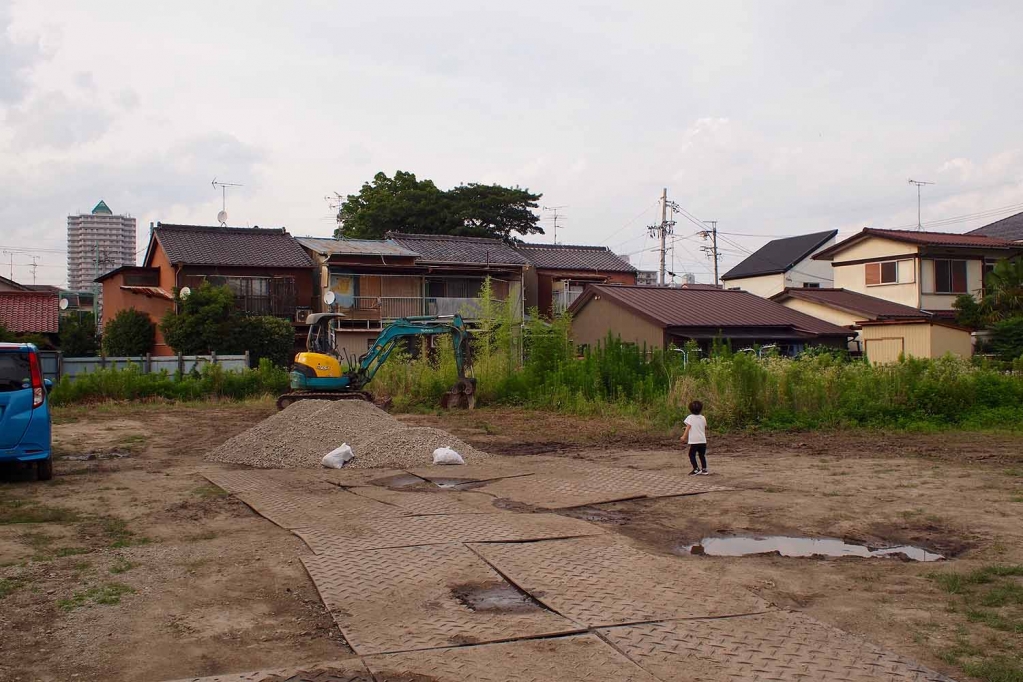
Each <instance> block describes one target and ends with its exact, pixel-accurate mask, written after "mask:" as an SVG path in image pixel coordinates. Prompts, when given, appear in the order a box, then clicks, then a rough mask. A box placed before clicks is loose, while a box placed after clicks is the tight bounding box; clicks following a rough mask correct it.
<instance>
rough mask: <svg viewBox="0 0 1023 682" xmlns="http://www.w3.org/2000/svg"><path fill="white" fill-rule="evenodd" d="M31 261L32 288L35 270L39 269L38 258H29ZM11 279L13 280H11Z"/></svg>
mask: <svg viewBox="0 0 1023 682" xmlns="http://www.w3.org/2000/svg"><path fill="white" fill-rule="evenodd" d="M29 258H31V259H32V265H31V266H30V267H31V268H32V286H35V283H36V269H37V268H38V267H39V256H29ZM12 279H13V278H12Z"/></svg>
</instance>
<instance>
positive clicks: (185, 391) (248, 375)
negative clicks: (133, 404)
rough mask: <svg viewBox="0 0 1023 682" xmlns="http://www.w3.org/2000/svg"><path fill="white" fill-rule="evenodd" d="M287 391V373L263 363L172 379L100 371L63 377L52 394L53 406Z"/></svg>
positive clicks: (132, 370) (138, 371)
mask: <svg viewBox="0 0 1023 682" xmlns="http://www.w3.org/2000/svg"><path fill="white" fill-rule="evenodd" d="M287 390H288V373H287V372H286V371H285V370H284V369H282V368H280V367H275V366H274V365H273V363H271V362H270V361H269V360H267V359H264V360H263V361H262V362H260V363H259V367H258V368H257V369H254V370H244V371H241V372H226V371H224V368H223V367H221V366H220V365H205V366H204V367H203V368H202V370H201V371H200V372H197V373H193V374H185V375H183V376H178V377H175V376H172V375H170V374H169V373H168V372H167V371H161V372H154V373H151V374H143V373H142V368H141V367H139V366H137V365H129V366H128V367H127V368H125V369H98V370H96V371H95V372H90V373H89V374H82V375H79V376H78V377H76V378H75V379H73V380H72V379H71V378H70V377H64V378H63V379H61V380H60V382H59V383H58V384H57V385H56V386H55V387H54V388H53V390H52V391H51V392H50V401H51V402H52V403H53V404H54V405H71V404H75V403H92V402H102V401H106V400H132V401H134V400H146V399H150V400H151V399H156V398H160V399H166V400H205V399H209V398H228V399H232V400H242V399H244V398H252V397H258V396H262V395H278V394H280V393H284V392H285V391H287Z"/></svg>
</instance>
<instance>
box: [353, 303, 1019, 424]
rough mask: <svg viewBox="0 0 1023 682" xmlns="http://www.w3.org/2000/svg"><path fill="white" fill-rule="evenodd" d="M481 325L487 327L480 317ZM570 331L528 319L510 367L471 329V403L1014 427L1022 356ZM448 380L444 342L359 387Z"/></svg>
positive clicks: (504, 354)
mask: <svg viewBox="0 0 1023 682" xmlns="http://www.w3.org/2000/svg"><path fill="white" fill-rule="evenodd" d="M503 324H504V323H501V324H500V325H497V326H498V328H500V327H501V325H503ZM482 327H483V328H484V329H492V328H493V327H494V325H493V324H491V322H488V321H487V320H483V324H482ZM509 327H510V326H509ZM570 328H571V325H570V320H569V319H568V317H567V316H564V317H561V318H557V319H555V320H554V321H553V322H551V323H545V322H542V321H539V320H537V319H536V317H535V316H533V319H532V320H531V321H529V322H526V323H525V325H524V334H523V337H524V340H525V348H524V358H525V359H524V362H523V363H522V365H521V366H519V364H518V363H517V362H513V361H511V360H510V359H509V354H508V350H507V347H505V345H504V342H503V341H501V342H496V343H495V342H494V341H493V337H484V338H480V336H479V335H478V334H477V335H475V337H474V341H473V351H474V353H473V354H474V360H473V365H474V370H475V372H474V374H475V376H476V377H477V378H478V379H479V385H478V387H477V399H478V401H479V402H478V404H481V405H483V404H488V403H489V404H503V405H520V406H524V407H529V408H533V409H540V410H556V411H560V412H567V413H575V414H584V415H599V414H616V415H619V416H626V417H630V418H635V419H638V420H643V421H646V422H647V423H651V424H653V425H658V426H662V427H664V428H672V427H676V426H677V425H678V424H679V423H680V422H681V420H682V419H683V418H684V417H685V415H686V414H687V412H686V410H687V405H688V404H689V402H690V401H692V400H694V399H698V400H701V401H703V403H704V405H705V414H707V417H708V419H709V420H710V421H711V423H712V424H713V428H717V429H747V428H766V429H804V428H836V427H845V426H867V427H873V428H906V429H916V428H949V427H958V428H973V429H991V428H1010V429H1019V428H1021V424H1023V420H1021V419H1020V417H1021V415H1023V407H1020V406H1021V405H1023V359H1019V360H1017V361H1016V362H1014V363H1003V362H993V363H992V362H980V363H973V362H971V361H970V360H966V359H962V358H957V357H953V356H947V357H944V358H938V359H934V360H927V359H918V358H910V359H907V360H904V361H902V362H899V363H895V364H891V365H871V364H869V363H867V362H864V361H861V360H853V359H851V358H850V357H849V356H848V354H847V353H844V352H833V351H830V350H820V349H816V350H811V351H809V352H806V353H803V354H802V355H801V356H800V357H798V358H795V359H792V358H781V357H766V354H765V357H764V358H758V357H756V356H755V355H753V354H750V353H734V354H733V353H732V352H731V351H730V350H729V348H728V347H727V345H726V344H723V343H716V344H715V345H714V348H713V349H712V351H711V353H710V354H709V355H710V357H706V358H702V359H699V360H695V359H694V358H696V357H698V356H697V355H696V354H690V356H689V358H690V362H689V363H688V364H687V365H684V363H683V358H682V353H680V352H676V351H674V350H673V349H670V350H668V351H661V350H654V351H648V350H647V349H645V348H642V347H639V346H636V345H635V344H629V343H623V342H622V341H621V340H620V339H618V338H614V337H610V336H609V337H608V338H606V339H605V340H604V341H603V342H602V343H601V344H599V345H598V346H597V347H595V348H588V349H586V351H585V352H584V353H583V355H582V357H577V355H576V353H575V352H574V348H575V346H574V344H573V343H572V339H571V336H570ZM501 334H505V333H504V332H501ZM508 335H511V332H509V333H508ZM511 336H513V335H511ZM501 338H505V337H504V336H502V337H501ZM1021 338H1023V335H1021ZM1018 352H1019V353H1023V350H1021V351H1018ZM454 377H455V371H454V363H453V360H452V354H451V352H450V350H449V349H448V350H440V351H439V352H438V353H437V354H436V356H435V357H434V358H433V359H430V358H426V357H421V358H418V359H415V360H411V359H408V358H406V357H402V356H393V357H392V358H391V360H390V361H389V362H388V363H387V364H386V365H384V367H383V368H381V371H380V372H379V373H378V374H377V376H376V378H375V379H374V380H373V383H372V384H370V387H369V388H370V390H371V391H373V392H379V393H382V394H386V395H389V396H391V397H392V398H393V399H394V401H395V404H396V406H397V407H399V408H405V409H409V408H412V409H417V408H425V409H430V408H433V407H435V406H436V404H437V401H438V399H439V397H440V395H441V393H442V392H443V391H444V390H445V388H446V387H447V386H449V385H450V384H451V383H452V382H453V381H454Z"/></svg>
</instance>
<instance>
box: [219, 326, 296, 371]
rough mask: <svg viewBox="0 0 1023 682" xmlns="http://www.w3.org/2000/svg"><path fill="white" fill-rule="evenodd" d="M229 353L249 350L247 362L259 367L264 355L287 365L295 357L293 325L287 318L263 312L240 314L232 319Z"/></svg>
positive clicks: (275, 361)
mask: <svg viewBox="0 0 1023 682" xmlns="http://www.w3.org/2000/svg"><path fill="white" fill-rule="evenodd" d="M233 335H234V339H233V342H232V347H233V348H234V349H236V350H233V351H231V352H237V353H244V352H245V351H248V352H249V365H250V366H252V367H258V366H259V362H260V360H262V359H263V358H266V359H267V360H269V361H270V362H272V363H273V364H275V365H277V366H278V367H288V366H290V365H291V361H292V360H294V351H295V328H294V327H292V326H291V323H290V322H288V321H287V320H284V319H281V318H279V317H271V316H269V315H264V316H261V317H240V318H238V319H237V321H236V322H235V326H234V330H233Z"/></svg>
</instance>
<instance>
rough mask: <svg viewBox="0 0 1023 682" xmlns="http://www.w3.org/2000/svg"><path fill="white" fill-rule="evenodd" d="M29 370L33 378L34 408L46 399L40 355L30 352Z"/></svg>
mask: <svg viewBox="0 0 1023 682" xmlns="http://www.w3.org/2000/svg"><path fill="white" fill-rule="evenodd" d="M28 370H29V375H30V376H31V379H32V407H33V409H34V408H36V407H39V406H40V405H42V404H43V400H45V399H46V389H45V388H44V387H43V372H42V370H41V369H40V367H39V356H38V355H36V354H35V353H29V354H28Z"/></svg>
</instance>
